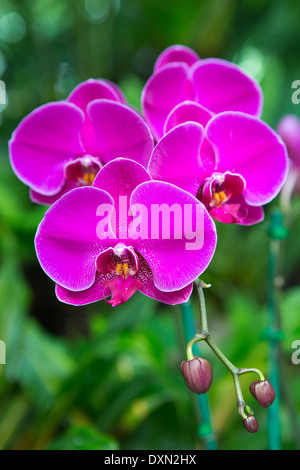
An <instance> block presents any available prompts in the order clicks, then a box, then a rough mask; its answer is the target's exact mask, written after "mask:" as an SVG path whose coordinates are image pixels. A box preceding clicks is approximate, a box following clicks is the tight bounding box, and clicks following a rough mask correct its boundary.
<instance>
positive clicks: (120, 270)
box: [116, 263, 128, 278]
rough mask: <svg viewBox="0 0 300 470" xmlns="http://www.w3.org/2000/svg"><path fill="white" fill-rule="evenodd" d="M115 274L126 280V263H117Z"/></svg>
mask: <svg viewBox="0 0 300 470" xmlns="http://www.w3.org/2000/svg"><path fill="white" fill-rule="evenodd" d="M116 272H117V274H120V276H123V277H124V278H126V277H127V274H128V263H117V266H116Z"/></svg>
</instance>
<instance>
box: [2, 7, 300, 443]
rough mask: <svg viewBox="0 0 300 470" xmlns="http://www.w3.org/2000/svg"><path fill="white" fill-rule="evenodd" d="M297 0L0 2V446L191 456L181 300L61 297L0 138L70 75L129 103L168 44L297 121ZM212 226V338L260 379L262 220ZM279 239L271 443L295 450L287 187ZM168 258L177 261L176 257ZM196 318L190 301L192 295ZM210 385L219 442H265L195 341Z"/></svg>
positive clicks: (295, 325)
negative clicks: (256, 90) (113, 90)
mask: <svg viewBox="0 0 300 470" xmlns="http://www.w3.org/2000/svg"><path fill="white" fill-rule="evenodd" d="M299 14H300V8H299V2H298V0H284V1H283V0H282V1H280V0H273V1H268V0H209V1H208V0H207V1H206V0H204V1H201V0H182V1H181V0H164V1H161V0H72V1H71V0H23V1H21V2H20V1H19V0H1V3H0V79H1V80H3V81H4V82H5V83H6V87H7V105H5V106H1V107H0V111H1V112H0V261H1V267H0V339H1V340H3V341H5V343H6V348H7V350H6V361H7V364H6V365H0V449H126V450H128V449H129V450H130V449H150V450H151V449H152V450H154V449H160V450H161V449H195V448H199V449H202V448H204V445H203V442H202V441H201V440H197V438H196V429H197V422H198V421H197V414H196V413H195V410H194V405H195V402H194V398H193V396H192V394H191V392H190V391H189V390H188V389H187V387H186V386H185V383H184V381H183V378H182V376H181V372H180V363H181V361H182V360H184V359H185V338H184V336H183V328H182V311H181V307H180V306H178V307H169V306H165V305H162V304H159V303H157V302H155V301H153V300H151V299H148V298H147V297H145V296H143V295H142V294H139V293H137V294H136V295H135V296H134V297H133V298H132V299H131V300H130V301H128V302H127V303H126V304H124V305H123V306H119V307H117V308H114V309H113V308H111V307H110V306H108V305H107V304H105V302H101V303H98V304H93V305H90V306H87V307H80V308H75V307H71V306H66V305H63V304H61V303H59V301H58V300H57V299H56V297H55V294H54V285H53V283H52V282H51V281H50V280H49V279H48V278H47V276H46V275H45V274H44V273H43V271H42V270H41V268H40V266H39V264H38V262H37V259H36V256H35V252H34V245H33V239H34V235H35V231H36V227H37V225H38V223H39V221H40V220H41V218H42V217H43V214H44V211H45V208H44V207H40V206H37V205H34V204H33V203H31V202H30V201H29V197H28V189H27V188H26V187H25V186H24V185H23V184H22V183H21V182H19V181H18V179H17V178H16V177H15V175H14V174H13V172H12V170H11V168H10V164H9V160H8V150H7V142H8V140H9V138H10V136H11V133H12V131H13V130H14V129H15V127H16V126H17V124H18V123H19V122H20V121H21V119H22V118H23V117H24V116H25V115H27V114H28V113H29V112H31V111H32V110H33V109H34V108H35V107H37V106H40V105H42V104H44V103H46V102H48V101H53V100H60V99H64V98H65V97H66V96H67V95H68V94H69V92H70V91H71V90H72V89H73V87H75V86H76V85H77V84H78V83H80V82H81V81H83V80H85V79H88V78H100V77H102V78H107V79H110V80H113V81H115V82H116V83H117V84H118V85H119V86H120V87H121V88H122V89H123V92H124V93H125V95H126V97H127V100H128V102H129V103H130V104H131V105H133V106H135V107H136V108H137V109H140V93H141V90H142V87H143V85H144V83H145V81H146V80H147V78H148V77H149V76H150V74H151V72H152V67H153V64H154V61H155V58H156V57H157V55H158V54H159V53H160V52H161V51H162V50H163V49H164V48H165V47H167V46H169V45H171V44H176V43H177V44H185V45H187V46H190V47H192V48H193V49H194V50H195V51H196V52H197V53H198V54H199V55H200V56H201V57H203V58H205V57H220V58H224V59H227V60H231V61H233V62H235V63H237V64H239V65H241V66H242V67H244V69H245V70H247V71H248V72H249V73H251V74H252V75H253V76H255V77H256V78H257V79H258V80H259V81H260V83H261V86H262V88H263V91H264V97H265V98H264V103H265V104H264V111H263V119H264V120H265V121H266V122H267V123H268V124H270V125H271V126H273V127H276V124H277V122H278V120H279V119H280V117H281V116H283V115H284V114H286V113H294V114H297V115H298V117H300V105H299V106H298V107H297V106H296V105H293V104H292V101H291V94H292V89H291V84H292V82H293V81H294V80H297V79H300V60H299V44H300V29H299ZM279 204H280V198H277V199H276V200H275V201H273V203H272V204H270V205H269V206H268V207H267V209H266V218H265V222H263V223H261V224H259V225H257V226H254V227H250V228H246V227H239V226H233V225H232V226H225V225H221V224H217V229H218V234H219V242H218V247H217V251H216V255H215V257H214V259H213V261H212V263H211V265H210V266H209V268H208V269H207V271H206V273H205V274H204V275H203V279H204V280H205V281H206V282H207V283H211V284H212V287H211V288H210V289H209V290H207V291H206V300H207V309H208V318H209V325H210V330H211V334H212V336H213V338H214V340H215V341H216V342H217V343H218V344H219V346H220V347H221V348H222V349H223V351H224V352H225V353H226V354H227V355H228V357H229V358H230V359H231V360H232V362H234V364H236V365H237V366H238V367H258V368H260V369H262V370H263V371H264V372H265V373H266V374H267V373H268V367H269V364H268V347H269V346H268V342H267V341H266V340H265V339H264V335H263V332H264V330H265V329H266V328H267V284H268V283H267V278H268V249H269V236H268V222H269V219H270V213H271V210H272V208H274V207H277V206H279ZM292 212H293V216H292V217H289V218H288V220H287V221H286V220H285V223H287V224H288V228H289V231H290V234H289V237H288V238H287V240H285V241H283V242H282V244H281V251H280V276H281V278H282V283H281V284H282V288H281V292H280V295H279V302H280V316H281V329H282V331H283V332H284V337H283V340H282V342H281V351H282V353H281V374H282V404H281V415H280V420H281V426H282V447H283V448H284V449H296V448H299V445H300V444H299V443H300V431H299V416H300V397H299V390H300V365H298V366H297V365H294V364H293V363H292V361H291V355H292V352H293V349H292V343H293V341H295V340H297V339H298V340H300V288H299V280H300V273H299V266H300V239H299V230H300V215H299V197H298V196H297V195H295V196H294V199H293V203H292ZM178 262H179V263H180V260H179V261H178ZM192 300H193V303H194V307H195V310H196V311H197V299H196V297H195V296H194V295H193V297H192ZM201 352H202V353H203V355H204V356H205V357H207V358H209V359H210V361H211V363H212V366H213V370H214V382H213V386H212V388H211V390H210V391H209V394H208V396H209V401H210V406H211V413H212V420H213V426H214V430H215V432H216V436H217V440H218V445H219V448H221V449H225V450H226V449H266V448H267V446H268V443H267V432H266V428H267V412H266V410H263V409H262V408H261V407H260V406H259V405H258V404H257V403H256V402H255V401H254V399H253V398H252V396H251V395H250V393H249V391H248V385H249V380H252V379H254V377H251V376H249V377H250V379H248V378H247V377H246V376H245V377H244V376H243V378H242V384H243V391H244V393H245V397H246V399H247V401H248V403H249V405H250V406H251V407H252V408H253V409H254V410H255V415H256V417H257V419H258V421H259V424H260V431H259V432H258V433H257V434H254V435H251V434H248V433H247V432H246V431H245V430H244V428H243V427H242V423H241V419H240V417H239V415H238V413H237V410H236V400H235V396H234V391H233V385H232V380H231V376H230V374H229V373H228V372H227V370H226V369H225V368H224V367H223V366H222V364H220V363H219V362H218V361H217V360H216V358H214V357H213V356H212V355H211V353H210V351H209V350H208V349H205V347H204V346H203V349H202V350H201Z"/></svg>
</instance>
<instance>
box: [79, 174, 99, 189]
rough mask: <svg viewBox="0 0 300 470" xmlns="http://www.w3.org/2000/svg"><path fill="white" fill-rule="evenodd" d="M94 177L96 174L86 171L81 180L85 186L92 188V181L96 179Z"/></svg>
mask: <svg viewBox="0 0 300 470" xmlns="http://www.w3.org/2000/svg"><path fill="white" fill-rule="evenodd" d="M96 175H97V173H94V172H88V171H87V172H86V173H84V175H83V177H82V179H83V181H84V182H85V184H87V185H88V186H92V184H93V183H94V179H95V178H96Z"/></svg>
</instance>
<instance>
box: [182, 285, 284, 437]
mask: <svg viewBox="0 0 300 470" xmlns="http://www.w3.org/2000/svg"><path fill="white" fill-rule="evenodd" d="M195 285H196V288H197V291H198V295H199V300H200V302H199V303H200V321H201V333H198V334H196V335H195V336H194V338H192V339H191V340H190V341H189V343H188V345H187V360H186V361H183V362H182V363H181V366H180V368H181V372H182V375H183V377H184V380H185V382H186V384H187V386H188V387H189V389H190V390H191V391H192V392H194V393H197V394H199V395H201V394H205V393H207V392H208V391H209V389H210V387H211V385H212V382H213V370H212V366H211V364H210V362H209V361H208V360H207V359H205V358H203V357H200V356H198V355H197V356H194V355H193V351H192V348H193V346H194V344H196V343H198V342H199V341H206V343H207V344H208V346H209V347H210V348H211V350H212V351H213V352H214V354H215V355H216V356H217V357H218V358H219V359H220V360H221V362H222V363H223V364H224V365H225V367H227V369H228V370H229V371H230V373H231V375H232V377H233V382H234V387H235V393H236V397H237V406H238V412H239V414H240V415H241V417H242V418H243V425H244V427H245V429H246V430H247V431H249V432H250V433H256V432H257V431H258V422H257V420H256V418H255V417H254V416H253V410H252V409H251V408H250V407H249V406H248V405H247V404H246V403H245V400H244V398H243V394H242V390H241V385H240V381H239V377H240V376H241V375H244V374H248V373H256V374H257V375H258V377H259V380H255V381H253V382H252V383H251V384H250V387H249V389H250V392H251V394H252V396H253V397H254V398H255V400H257V401H258V403H259V404H260V405H261V406H262V407H263V408H268V407H269V406H270V405H271V404H272V403H273V401H274V400H275V391H274V388H273V386H272V384H271V383H270V382H269V380H266V379H265V377H264V375H263V373H262V372H261V371H260V370H259V369H252V368H251V369H238V368H236V367H235V366H234V365H233V364H232V363H231V362H230V361H229V360H228V359H227V358H226V357H225V355H224V354H223V353H222V352H221V350H220V349H219V348H218V346H216V344H214V343H213V342H212V340H211V337H210V334H209V332H208V325H207V318H206V309H205V302H204V295H203V288H207V287H210V286H209V285H207V284H205V283H204V282H203V281H201V280H197V281H196V282H195Z"/></svg>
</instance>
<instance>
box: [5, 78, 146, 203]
mask: <svg viewBox="0 0 300 470" xmlns="http://www.w3.org/2000/svg"><path fill="white" fill-rule="evenodd" d="M124 101H125V98H124V97H123V95H122V92H121V91H120V90H119V88H118V87H117V86H116V85H114V84H112V83H111V82H109V81H107V80H92V79H91V80H87V81H86V82H84V83H82V84H80V85H79V86H78V87H77V88H75V90H74V91H73V92H72V93H71V94H70V96H69V97H68V99H67V100H66V101H60V102H52V103H48V104H45V105H43V106H40V107H39V108H37V109H36V110H34V111H33V112H31V113H30V114H29V115H28V116H27V117H25V119H23V121H22V122H21V123H20V124H19V126H18V127H17V129H16V130H15V131H14V133H13V135H12V139H11V140H10V143H9V151H10V161H11V165H12V168H13V170H14V172H15V173H16V175H17V176H18V177H19V179H20V180H21V181H23V182H24V183H25V184H26V185H28V186H29V187H30V188H31V193H30V195H31V199H32V200H33V201H34V202H37V203H40V204H46V205H49V204H52V203H53V202H54V201H56V200H57V199H59V198H60V197H61V196H62V195H63V194H65V193H66V192H68V191H70V190H71V189H74V188H76V187H78V186H89V185H91V184H92V183H93V181H94V179H95V176H96V174H97V173H98V172H99V170H100V168H102V166H103V165H105V164H106V163H107V162H109V161H111V160H112V159H114V158H116V157H123V158H131V159H133V160H136V161H138V162H139V163H141V164H143V165H145V166H147V163H148V160H149V157H150V154H151V151H152V149H153V138H152V135H151V133H150V130H149V128H148V126H147V125H146V124H145V122H144V120H143V119H142V118H141V116H140V115H139V114H138V113H137V112H136V111H134V110H133V109H131V108H130V107H129V106H127V105H126V104H125V103H124Z"/></svg>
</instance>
